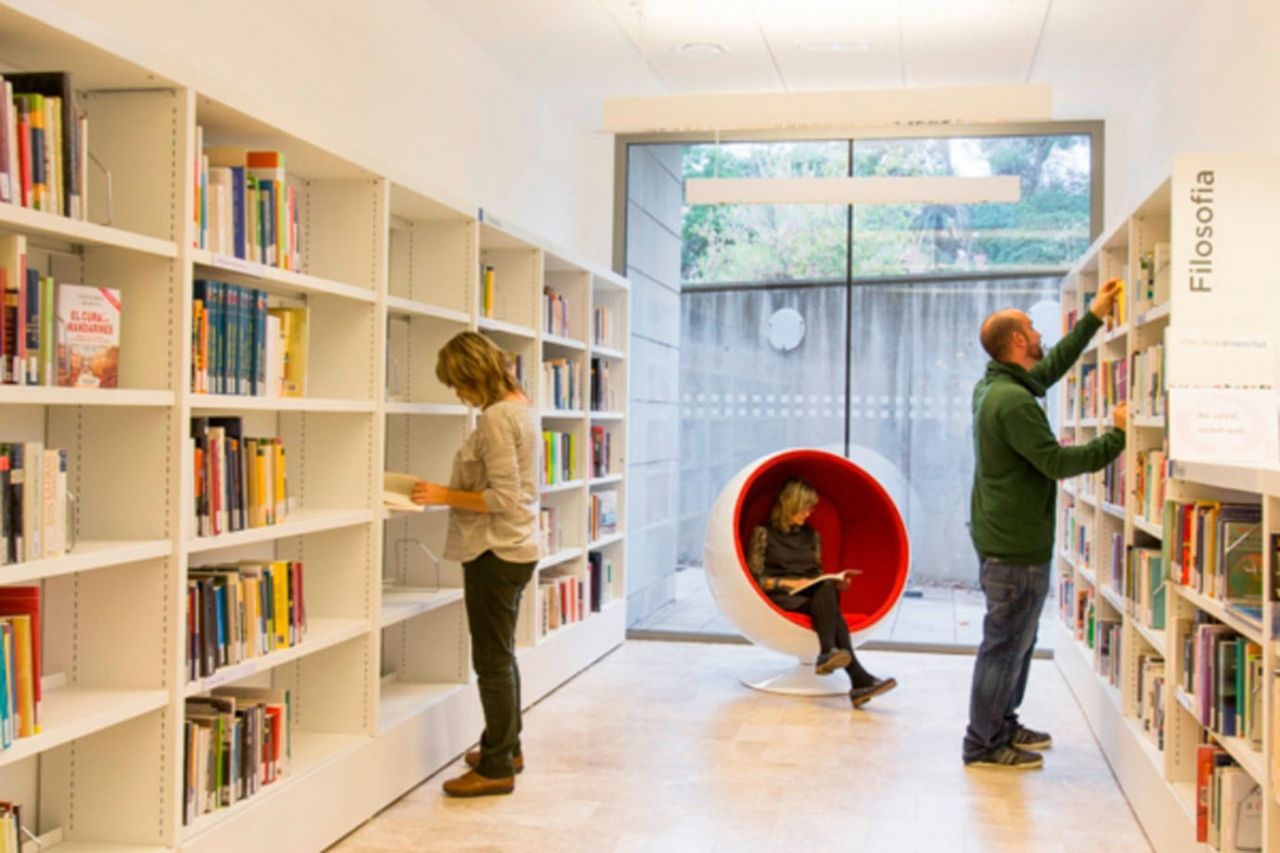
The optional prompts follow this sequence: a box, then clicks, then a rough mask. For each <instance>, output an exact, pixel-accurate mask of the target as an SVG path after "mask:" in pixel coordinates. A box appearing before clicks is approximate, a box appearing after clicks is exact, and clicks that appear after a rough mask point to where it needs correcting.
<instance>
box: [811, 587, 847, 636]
mask: <svg viewBox="0 0 1280 853" xmlns="http://www.w3.org/2000/svg"><path fill="white" fill-rule="evenodd" d="M806 591H807V592H808V591H811V592H812V594H811V595H810V596H809V606H808V613H809V616H810V617H811V618H812V619H813V630H815V631H817V632H818V642H819V643H820V644H821V646H822V651H824V652H825V651H829V650H830V649H844V650H845V651H850V648H849V628H848V626H846V625H845V624H844V614H843V613H841V612H840V596H839V594H837V593H836V591H835V584H833V583H830V582H828V583H820V584H818V585H817V586H812V587H810V588H809V590H806ZM842 631H843V632H844V635H843V636H844V640H843V643H841V632H842Z"/></svg>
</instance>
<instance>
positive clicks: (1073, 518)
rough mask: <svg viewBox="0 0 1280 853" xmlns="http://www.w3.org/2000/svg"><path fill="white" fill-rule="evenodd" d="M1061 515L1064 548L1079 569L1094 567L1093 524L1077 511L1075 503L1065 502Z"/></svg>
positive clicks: (1060, 510) (1061, 539)
mask: <svg viewBox="0 0 1280 853" xmlns="http://www.w3.org/2000/svg"><path fill="white" fill-rule="evenodd" d="M1059 514H1060V516H1061V525H1062V535H1061V538H1060V541H1061V542H1062V545H1063V547H1064V548H1065V549H1066V551H1067V554H1068V556H1070V557H1071V560H1072V562H1074V563H1075V564H1076V566H1077V567H1078V568H1081V569H1087V568H1089V567H1090V566H1092V565H1093V536H1092V527H1093V523H1092V522H1091V521H1090V520H1089V518H1088V516H1087V515H1082V514H1080V513H1078V512H1077V511H1076V507H1075V503H1074V502H1073V501H1069V500H1068V501H1063V504H1062V506H1061V508H1060V509H1059Z"/></svg>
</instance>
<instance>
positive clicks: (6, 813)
mask: <svg viewBox="0 0 1280 853" xmlns="http://www.w3.org/2000/svg"><path fill="white" fill-rule="evenodd" d="M23 832H24V830H23V828H22V806H21V805H19V804H18V803H14V802H9V801H5V802H0V853H22V840H23Z"/></svg>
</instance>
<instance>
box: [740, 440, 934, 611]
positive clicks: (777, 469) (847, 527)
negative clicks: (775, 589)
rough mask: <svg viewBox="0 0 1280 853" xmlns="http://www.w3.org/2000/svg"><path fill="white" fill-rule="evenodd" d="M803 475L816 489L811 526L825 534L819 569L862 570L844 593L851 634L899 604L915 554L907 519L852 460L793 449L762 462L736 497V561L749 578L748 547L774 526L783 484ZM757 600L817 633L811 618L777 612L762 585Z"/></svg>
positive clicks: (843, 604) (842, 607) (843, 598)
mask: <svg viewBox="0 0 1280 853" xmlns="http://www.w3.org/2000/svg"><path fill="white" fill-rule="evenodd" d="M792 477H803V478H804V479H805V480H808V481H809V482H810V483H811V484H813V487H814V488H815V489H816V490H817V491H818V505H817V507H815V508H814V511H813V515H811V516H810V517H809V525H810V526H811V527H813V528H814V529H815V530H817V531H818V533H819V535H821V537H822V571H823V572H835V571H839V570H841V569H860V570H861V571H862V574H860V575H856V576H855V577H854V579H853V583H852V584H850V586H849V587H848V588H847V589H845V591H844V593H843V594H842V595H841V596H840V609H841V611H843V613H844V616H845V622H846V623H847V624H848V626H849V630H850V631H854V632H856V631H860V630H863V629H865V628H868V627H870V626H872V625H875V624H876V623H877V622H879V621H880V620H881V619H882V618H884V616H886V615H887V614H888V613H889V611H891V610H892V609H893V606H894V605H895V604H896V603H897V601H898V598H899V596H900V595H901V594H902V588H903V587H904V586H905V585H906V582H907V572H908V569H909V566H910V550H909V547H908V543H907V531H906V527H905V526H904V525H903V523H902V516H901V515H899V514H898V509H897V507H896V506H895V505H894V503H893V499H892V498H890V497H889V493H888V492H886V491H885V490H884V487H882V486H881V485H880V484H879V483H878V482H877V481H876V480H875V478H874V477H872V476H871V475H870V474H868V473H867V472H866V471H863V470H862V469H861V468H859V467H858V466H857V465H854V464H853V463H852V462H850V461H849V460H847V459H845V458H843V457H840V456H836V455H835V454H832V453H827V452H825V451H820V450H794V451H789V452H787V453H783V454H779V455H778V456H775V457H773V458H771V459H769V460H768V461H767V462H766V463H765V464H763V465H761V466H760V467H759V468H758V469H756V471H755V472H753V473H752V475H751V477H750V478H748V480H747V482H746V484H745V485H744V486H743V489H742V492H741V494H739V496H738V505H737V513H736V521H737V524H736V529H737V535H738V560H739V563H740V564H741V567H742V571H744V572H746V573H747V575H748V577H749V578H750V577H751V569H750V568H749V567H748V566H747V559H746V552H745V549H746V548H747V547H748V545H749V543H750V541H751V531H752V530H754V529H755V528H756V527H758V526H760V525H762V524H763V525H767V524H768V523H769V513H770V512H771V511H772V510H773V504H774V501H776V500H777V497H778V493H779V492H780V491H781V490H782V486H783V485H784V484H785V483H786V481H787V480H789V479H791V478H792ZM752 586H753V588H755V589H756V590H757V591H758V592H759V594H760V597H761V598H763V599H764V600H765V601H766V602H768V603H769V606H770V607H772V608H773V609H774V610H776V611H777V612H778V613H779V614H780V615H782V616H783V617H785V618H787V619H790V620H791V621H792V622H794V623H796V624H797V625H801V626H804V627H806V628H812V627H813V623H812V621H811V620H810V619H809V617H808V616H805V615H804V614H801V613H791V612H789V611H786V610H783V609H782V608H780V607H778V606H777V605H776V604H774V603H773V601H771V600H770V599H769V597H768V596H767V595H765V594H764V592H763V591H761V590H760V588H759V587H758V586H756V585H755V584H754V582H753V583H752Z"/></svg>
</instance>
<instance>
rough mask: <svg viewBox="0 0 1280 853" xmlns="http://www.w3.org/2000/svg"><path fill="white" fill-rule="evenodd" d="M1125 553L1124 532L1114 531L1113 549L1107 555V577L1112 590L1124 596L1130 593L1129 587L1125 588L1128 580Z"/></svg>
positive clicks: (1112, 538) (1112, 537) (1112, 533)
mask: <svg viewBox="0 0 1280 853" xmlns="http://www.w3.org/2000/svg"><path fill="white" fill-rule="evenodd" d="M1124 551H1125V548H1124V531H1123V530H1113V531H1112V532H1111V549H1110V553H1109V554H1108V555H1107V557H1108V559H1107V569H1108V571H1107V575H1108V578H1109V580H1110V581H1111V588H1112V589H1114V590H1115V591H1116V592H1117V593H1119V594H1120V595H1122V596H1123V595H1126V594H1127V591H1128V587H1126V586H1125V582H1126V580H1127V578H1126V577H1125V574H1126V566H1125V553H1124ZM1099 574H1101V573H1099Z"/></svg>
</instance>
